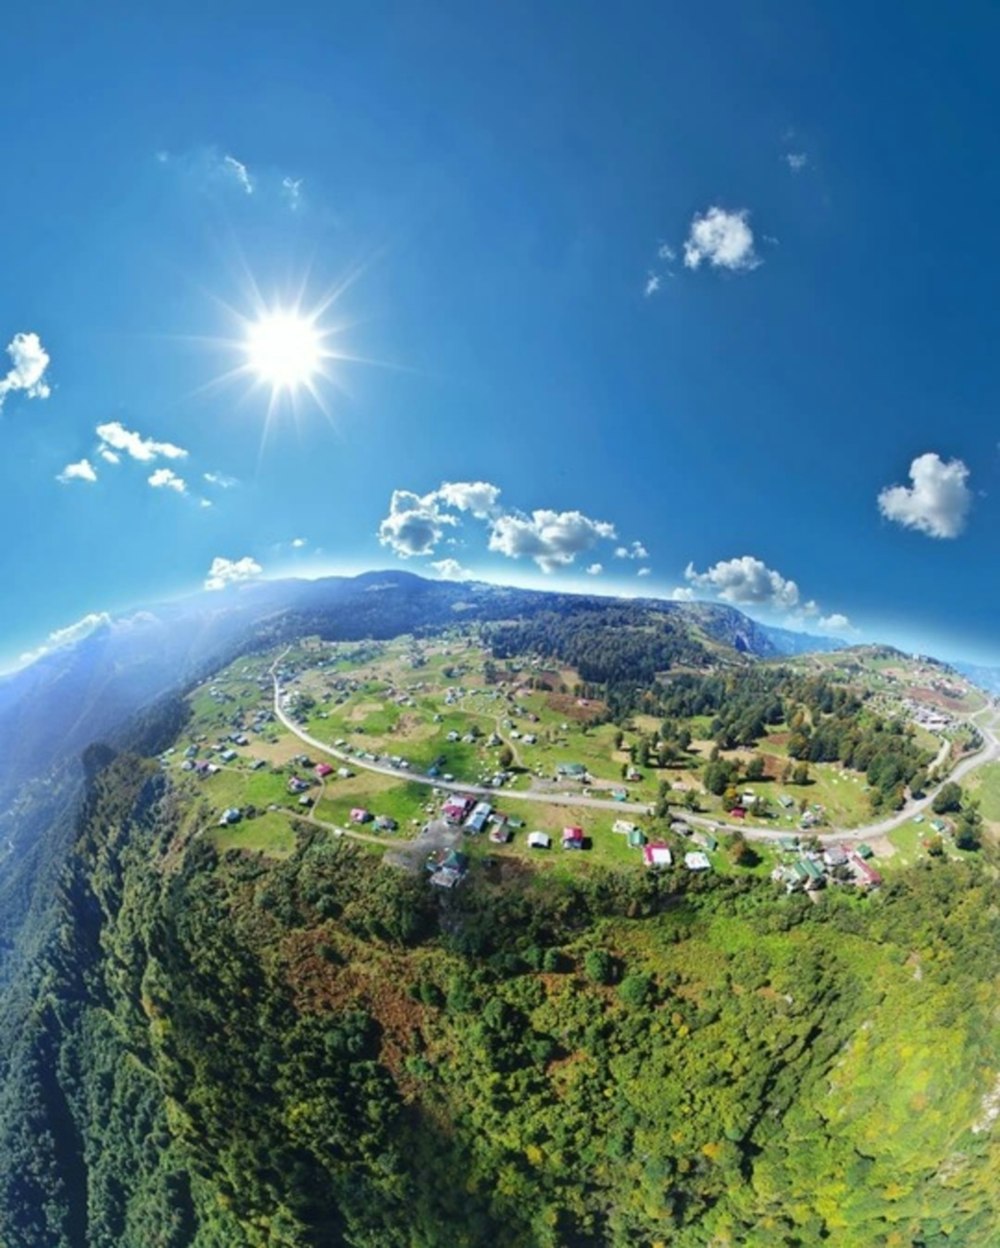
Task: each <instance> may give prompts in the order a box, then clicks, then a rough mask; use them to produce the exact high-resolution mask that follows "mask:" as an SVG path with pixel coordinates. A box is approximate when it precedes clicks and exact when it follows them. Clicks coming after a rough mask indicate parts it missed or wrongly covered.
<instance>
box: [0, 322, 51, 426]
mask: <svg viewBox="0 0 1000 1248" xmlns="http://www.w3.org/2000/svg"><path fill="white" fill-rule="evenodd" d="M7 355H8V356H9V357H10V362H11V363H10V368H9V369H8V370H7V373H6V374H5V376H3V377H0V409H2V408H3V405H4V401H5V399H6V398H7V396H8V395H9V394H14V393H16V392H18V391H20V392H21V393H22V394H23V395H24V396H25V398H28V399H47V398H48V397H49V395H50V394H51V393H52V388H51V387H50V385H49V383H48V382H47V381H46V380H45V374H46V372H47V371H48V367H49V363H50V360H49V353H48V352H47V351H46V350H45V348H44V347H43V346H42V342H41V339H40V338H39V337H38V335H37V334H15V335H14V337H13V338H12V339H11V340H10V342H9V343H8V344H7Z"/></svg>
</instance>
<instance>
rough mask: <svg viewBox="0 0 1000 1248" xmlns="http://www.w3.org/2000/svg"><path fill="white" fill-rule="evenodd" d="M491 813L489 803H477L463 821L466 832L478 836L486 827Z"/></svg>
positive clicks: (491, 808) (491, 809)
mask: <svg viewBox="0 0 1000 1248" xmlns="http://www.w3.org/2000/svg"><path fill="white" fill-rule="evenodd" d="M492 813H493V807H492V806H491V805H490V804H489V802H479V803H477V805H476V806H474V807H473V809H472V813H471V814H470V815H469V816H468V818H467V819H466V820H465V830H466V832H472V833H473V834H475V835H478V834H479V833H480V832H482V830H483V828H485V827H486V821H487V819H489V817H490V815H491V814H492Z"/></svg>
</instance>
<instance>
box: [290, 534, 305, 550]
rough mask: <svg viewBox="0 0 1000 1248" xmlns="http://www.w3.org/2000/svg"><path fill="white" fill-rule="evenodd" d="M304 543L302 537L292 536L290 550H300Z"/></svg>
mask: <svg viewBox="0 0 1000 1248" xmlns="http://www.w3.org/2000/svg"><path fill="white" fill-rule="evenodd" d="M305 545H306V539H305V538H304V537H293V538H292V550H301V549H302V547H303V546H305Z"/></svg>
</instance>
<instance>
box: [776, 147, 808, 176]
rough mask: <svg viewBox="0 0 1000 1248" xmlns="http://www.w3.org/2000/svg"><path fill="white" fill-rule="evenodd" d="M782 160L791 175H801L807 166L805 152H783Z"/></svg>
mask: <svg viewBox="0 0 1000 1248" xmlns="http://www.w3.org/2000/svg"><path fill="white" fill-rule="evenodd" d="M782 160H783V161H784V162H785V164H786V165H787V166H788V167H789V169H791V171H792V173H801V172H802V170H803V169H805V168H806V166H807V165H808V164H809V157H808V155H807V154H806V153H805V152H785V154H784V156H782Z"/></svg>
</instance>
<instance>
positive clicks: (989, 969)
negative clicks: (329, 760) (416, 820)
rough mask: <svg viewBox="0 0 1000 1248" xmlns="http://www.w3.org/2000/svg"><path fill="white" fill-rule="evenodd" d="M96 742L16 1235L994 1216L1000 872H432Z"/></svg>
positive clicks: (8, 1048) (19, 1060) (310, 1241)
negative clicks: (213, 828)
mask: <svg viewBox="0 0 1000 1248" xmlns="http://www.w3.org/2000/svg"><path fill="white" fill-rule="evenodd" d="M91 761H92V764H93V765H92V768H91V772H92V775H91V784H90V790H89V796H88V799H87V803H86V807H85V810H84V812H83V817H82V821H81V825H80V831H79V836H78V840H77V843H76V847H75V850H74V853H73V856H72V860H71V863H70V865H69V867H68V869H67V871H66V873H65V876H64V879H63V884H62V892H61V900H60V915H59V922H58V926H57V928H56V930H55V931H54V932H53V935H52V938H51V940H50V944H49V947H48V949H47V952H46V956H45V959H44V962H43V963H42V965H41V966H40V968H39V979H38V981H37V983H36V984H35V985H34V991H33V993H30V994H26V995H25V997H24V998H22V999H21V1004H20V1007H19V1012H18V1011H13V1010H11V1011H7V1012H6V1014H5V1017H4V1019H3V1020H2V1025H3V1027H4V1034H3V1036H2V1037H0V1040H2V1044H0V1052H3V1053H4V1054H5V1055H6V1056H5V1064H4V1069H3V1071H2V1072H0V1073H2V1075H3V1079H2V1086H3V1095H2V1102H0V1242H2V1243H3V1244H4V1245H5V1246H6V1248H22V1246H24V1248H27V1246H32V1248H35V1246H37V1248H64V1246H65V1248H70V1246H73V1248H76V1246H77V1245H79V1246H81V1248H82V1246H85V1245H86V1246H90V1245H100V1246H102V1248H105V1246H107V1248H111V1246H112V1245H114V1246H115V1248H120V1246H125V1248H130V1246H135V1248H139V1246H140V1245H141V1246H142V1248H146V1246H148V1245H160V1246H163V1248H181V1246H182V1245H183V1246H184V1248H187V1246H188V1245H193V1246H195V1248H207V1246H209V1245H211V1246H213V1248H215V1246H219V1248H221V1246H223V1245H225V1246H227V1248H228V1246H231V1245H241V1244H246V1245H264V1244H268V1245H289V1246H291V1245H316V1246H317V1248H318V1246H319V1245H332V1244H338V1243H345V1244H351V1245H364V1246H365V1248H369V1246H370V1248H375V1246H376V1245H378V1248H383V1246H385V1245H388V1246H390V1248H391V1246H392V1245H400V1246H401V1248H402V1246H403V1245H407V1246H409V1245H414V1246H415V1245H424V1246H427V1245H442V1246H444V1245H449V1246H450V1245H463V1244H464V1245H470V1246H471V1245H478V1244H482V1243H495V1244H497V1245H512V1246H513V1245H525V1246H527V1245H553V1246H554V1245H574V1244H580V1245H591V1244H593V1245H597V1244H616V1245H618V1244H620V1245H633V1244H650V1243H664V1244H671V1245H680V1246H688V1245H691V1246H694V1245H709V1244H711V1245H722V1244H746V1245H758V1244H760V1245H763V1244H776V1245H787V1246H792V1245H812V1244H819V1243H821V1242H829V1243H832V1244H842V1245H851V1246H854V1245H857V1248H869V1246H873V1245H886V1246H888V1245H900V1246H902V1245H911V1244H921V1245H926V1246H927V1248H930V1246H931V1245H936V1246H938V1248H940V1246H943V1245H962V1248H970V1246H971V1248H975V1246H976V1245H982V1246H983V1248H986V1246H988V1245H991V1244H993V1243H995V1242H997V1235H998V1230H1000V1222H998V1217H997V1214H996V1212H995V1200H994V1194H995V1191H996V1190H997V1184H998V1182H1000V1150H998V1147H997V1143H996V1141H995V1140H994V1131H995V1126H994V1125H993V1119H992V1118H991V1108H990V1107H991V1105H994V1104H995V1103H996V1101H997V1083H996V1080H997V1073H998V1062H997V1057H996V1054H997V1047H998V1046H997V1041H998V1025H997V1020H996V1014H995V1005H994V1001H995V993H996V989H997V986H998V985H997V967H996V958H995V951H996V949H997V948H998V947H1000V944H998V942H1000V930H998V925H1000V920H998V914H997V910H996V906H995V901H994V897H993V891H994V888H995V883H994V880H993V878H992V874H991V873H990V872H988V871H984V872H982V873H981V874H977V873H975V872H974V871H973V869H972V868H970V867H968V866H966V865H964V864H948V863H934V864H933V865H929V866H928V867H927V868H926V869H922V870H917V871H914V872H913V873H911V874H910V875H908V876H903V877H900V878H899V879H898V881H897V882H895V883H893V884H891V885H889V886H887V887H886V888H885V889H884V890H883V892H882V894H881V895H880V896H878V897H874V898H869V899H867V900H863V899H855V898H852V897H848V896H846V895H836V894H833V893H831V894H830V895H828V896H827V897H826V898H824V900H823V904H822V905H820V906H814V905H813V904H812V903H811V902H810V901H809V900H808V899H806V898H803V897H786V896H781V895H777V894H776V893H775V892H774V890H773V889H772V887H771V886H770V885H769V884H768V883H765V882H760V881H756V880H753V879H749V878H748V879H743V880H740V879H733V878H728V879H723V878H716V879H714V880H696V879H693V878H691V877H684V876H682V875H681V874H680V873H673V872H666V873H663V874H660V875H655V876H651V875H648V874H647V875H641V874H638V873H634V872H632V873H627V874H613V873H604V872H599V871H595V872H594V873H592V874H591V875H590V876H589V877H587V878H586V879H583V880H581V881H580V882H578V883H576V884H567V883H559V884H556V883H553V882H551V881H550V882H547V883H545V882H542V880H541V879H540V878H538V877H535V876H533V875H531V874H530V873H525V872H524V869H523V868H517V867H516V866H514V867H512V868H511V869H510V871H511V872H513V873H510V872H507V871H505V872H504V873H503V874H499V873H498V871H499V868H494V869H493V870H491V869H489V868H487V869H484V870H483V871H482V872H481V873H480V874H478V875H477V876H475V877H474V878H473V879H472V880H471V881H470V883H469V885H468V887H467V888H465V889H463V890H459V891H458V892H457V893H456V894H454V895H449V896H444V897H441V896H432V893H433V892H434V891H435V890H431V889H428V888H427V887H426V885H425V884H424V882H423V881H422V880H419V879H415V878H412V877H409V876H406V875H404V874H401V873H398V872H396V871H394V870H392V869H390V868H387V867H385V866H383V865H381V864H380V863H379V861H378V860H377V859H376V858H375V857H373V856H371V855H369V854H367V853H365V852H363V851H362V850H360V849H358V848H352V847H349V846H347V845H345V844H343V843H342V842H335V841H330V840H328V839H327V838H325V837H324V836H322V835H318V834H315V833H308V834H303V835H301V836H300V838H299V843H298V848H297V850H296V852H295V853H294V854H293V855H292V856H291V857H290V858H289V859H287V860H285V861H283V862H275V861H268V860H266V859H263V858H260V857H258V856H253V855H248V854H243V853H240V852H236V851H229V852H228V853H227V854H225V855H223V856H222V857H219V856H218V855H217V854H216V853H215V852H214V851H213V850H212V849H211V848H210V846H209V845H208V844H207V843H206V842H205V841H204V840H203V839H202V838H200V837H198V836H197V835H193V836H190V837H189V838H188V837H186V836H185V835H182V832H181V829H182V826H183V825H184V816H185V812H184V810H183V809H181V808H179V807H178V804H177V801H176V799H175V796H174V794H173V793H172V791H171V789H170V787H169V784H168V782H167V781H166V780H165V778H164V777H163V776H162V775H161V774H160V773H159V772H158V771H157V769H156V768H155V767H154V766H153V765H152V764H150V763H147V762H144V761H142V759H141V758H139V757H137V756H132V755H123V756H121V757H118V758H116V759H114V760H111V759H110V757H109V756H104V757H102V758H100V759H92V760H91ZM97 763H104V764H106V765H105V766H104V767H103V769H102V770H98V768H97V765H96V764H97ZM991 1096H992V1098H993V1099H992V1101H991V1099H990V1098H991ZM994 1117H995V1114H994Z"/></svg>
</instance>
